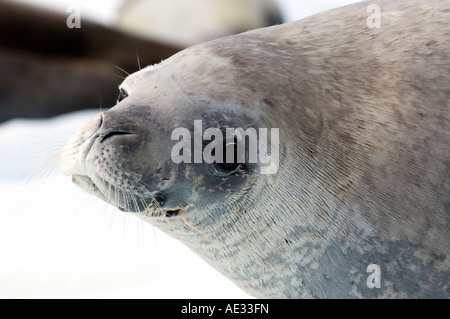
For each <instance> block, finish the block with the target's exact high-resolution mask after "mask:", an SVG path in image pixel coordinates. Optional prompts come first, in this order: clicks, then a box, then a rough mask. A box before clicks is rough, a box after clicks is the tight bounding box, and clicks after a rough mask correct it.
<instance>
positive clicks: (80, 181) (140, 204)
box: [72, 175, 186, 217]
mask: <svg viewBox="0 0 450 319" xmlns="http://www.w3.org/2000/svg"><path fill="white" fill-rule="evenodd" d="M95 180H96V182H94V180H93V179H91V178H90V177H89V176H86V175H72V181H73V183H75V184H76V185H78V186H79V187H81V188H82V189H84V190H86V191H87V192H89V193H91V194H94V195H95V196H97V197H99V198H100V199H102V200H104V201H105V202H107V203H110V204H112V205H113V206H115V207H117V208H118V209H119V210H121V211H123V212H129V213H140V214H144V215H145V216H149V217H161V216H164V217H175V216H178V215H180V214H181V213H182V212H183V211H184V210H185V209H186V207H181V206H176V207H164V203H165V201H166V198H165V197H164V196H163V195H162V194H161V193H159V192H157V193H155V194H151V195H143V194H142V192H139V191H133V190H128V191H125V190H121V189H118V188H117V187H115V186H113V185H110V184H109V183H107V182H106V181H103V180H101V178H100V177H97V178H95ZM98 180H100V181H101V182H98ZM106 184H108V186H107V187H106Z"/></svg>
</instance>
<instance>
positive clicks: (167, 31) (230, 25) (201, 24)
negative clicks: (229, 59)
mask: <svg viewBox="0 0 450 319" xmlns="http://www.w3.org/2000/svg"><path fill="white" fill-rule="evenodd" d="M281 22H282V19H281V13H280V11H279V9H278V6H277V4H276V1H275V0H126V1H125V3H124V5H123V6H122V8H121V10H120V13H119V18H118V21H117V27H118V28H119V29H121V30H124V31H127V32H130V33H131V34H136V35H140V36H142V37H146V38H151V39H158V40H161V41H164V42H165V43H172V44H175V45H179V46H184V47H186V46H189V45H192V44H196V43H200V42H204V41H208V40H212V39H216V38H219V37H222V36H226V35H231V34H235V33H239V32H243V31H247V30H251V29H257V28H262V27H266V26H270V25H274V24H277V23H281Z"/></svg>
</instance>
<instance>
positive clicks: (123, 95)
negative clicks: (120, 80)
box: [117, 88, 128, 103]
mask: <svg viewBox="0 0 450 319" xmlns="http://www.w3.org/2000/svg"><path fill="white" fill-rule="evenodd" d="M119 90H120V91H119V97H118V98H117V103H119V102H120V101H122V100H123V99H125V98H126V97H127V96H128V93H127V91H125V89H122V88H120V89H119Z"/></svg>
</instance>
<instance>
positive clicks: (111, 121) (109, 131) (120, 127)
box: [97, 112, 133, 143]
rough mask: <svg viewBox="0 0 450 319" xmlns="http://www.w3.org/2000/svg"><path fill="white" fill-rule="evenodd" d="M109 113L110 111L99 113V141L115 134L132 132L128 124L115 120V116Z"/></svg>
mask: <svg viewBox="0 0 450 319" xmlns="http://www.w3.org/2000/svg"><path fill="white" fill-rule="evenodd" d="M110 114H111V113H110V112H105V113H102V114H100V121H99V128H98V130H97V135H98V138H99V140H100V143H103V142H104V141H105V140H107V139H109V138H112V137H115V136H120V135H132V134H133V133H132V132H131V131H130V128H129V126H127V125H126V124H125V125H124V124H122V123H120V121H116V120H115V119H116V118H117V116H111V115H110Z"/></svg>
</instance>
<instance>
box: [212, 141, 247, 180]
mask: <svg viewBox="0 0 450 319" xmlns="http://www.w3.org/2000/svg"><path fill="white" fill-rule="evenodd" d="M223 149H224V158H223V163H217V165H218V166H219V168H220V169H222V170H224V171H227V172H233V171H236V170H237V169H238V168H239V166H241V165H242V163H239V161H238V147H237V143H236V141H235V142H234V143H228V144H227V143H226V142H225V141H224V145H223ZM231 151H233V153H234V158H233V160H231V161H230V160H228V161H227V156H226V154H227V153H229V152H231Z"/></svg>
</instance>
